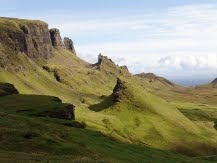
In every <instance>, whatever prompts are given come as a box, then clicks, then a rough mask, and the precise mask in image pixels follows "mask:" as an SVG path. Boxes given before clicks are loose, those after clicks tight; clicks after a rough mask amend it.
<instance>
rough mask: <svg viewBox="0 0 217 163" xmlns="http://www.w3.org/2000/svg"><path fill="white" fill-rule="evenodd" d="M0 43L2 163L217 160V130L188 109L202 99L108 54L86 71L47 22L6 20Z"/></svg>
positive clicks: (70, 45) (86, 65)
mask: <svg viewBox="0 0 217 163" xmlns="http://www.w3.org/2000/svg"><path fill="white" fill-rule="evenodd" d="M0 38H1V39H0V57H1V59H0V82H2V83H10V84H11V85H10V86H9V85H8V86H9V87H10V89H9V90H13V91H11V92H12V95H11V93H10V91H9V93H8V94H7V93H6V94H3V95H9V96H3V97H1V99H0V105H1V106H2V107H1V109H0V114H1V117H3V121H2V125H1V124H0V126H4V127H3V128H4V130H1V131H2V134H1V135H2V139H1V140H2V141H1V142H0V144H1V146H4V148H3V149H2V155H3V156H2V158H4V157H6V153H7V152H9V154H11V153H13V152H15V153H18V155H19V152H22V153H23V154H21V155H22V158H24V157H25V156H26V155H27V154H28V153H29V152H30V153H31V155H32V153H34V151H36V153H39V155H38V157H40V158H42V157H43V154H41V153H45V155H46V154H47V155H49V156H51V157H52V159H54V158H55V157H57V156H59V157H58V158H60V159H67V157H70V158H72V159H73V160H84V161H85V160H87V161H88V160H90V161H92V160H100V161H104V160H105V161H124V162H125V161H128V162H132V161H137V162H141V161H142V160H144V159H147V160H149V161H151V160H152V161H159V160H165V161H167V160H171V161H180V162H182V161H183V160H192V159H193V158H189V157H187V156H183V155H180V154H177V153H176V152H179V153H181V154H185V155H190V156H201V155H215V154H216V153H217V152H216V150H217V149H216V146H217V131H216V130H215V128H214V125H213V126H211V125H210V126H209V127H207V124H205V123H202V122H201V121H200V120H199V118H198V117H199V116H201V114H200V115H198V116H196V120H197V121H196V120H195V119H193V118H192V116H191V114H190V113H191V112H190V111H191V110H190V111H189V110H187V109H186V107H184V108H183V106H184V104H188V103H189V102H192V101H193V100H192V99H194V100H195V101H197V100H198V99H199V98H201V99H202V98H203V99H205V98H204V95H199V96H195V95H192V94H189V95H188V94H187V93H189V89H188V88H184V87H181V86H177V85H175V84H173V83H171V82H170V81H168V80H166V79H164V78H162V77H158V76H156V75H154V74H150V73H148V74H145V73H143V74H139V75H132V74H131V73H130V72H129V70H128V69H127V67H126V66H118V65H116V64H115V63H114V62H113V61H112V60H111V59H109V58H108V57H106V56H103V55H102V54H100V55H99V56H98V62H97V63H95V64H90V63H87V62H86V61H83V60H81V59H80V58H79V57H78V54H76V51H75V48H74V45H73V42H72V40H71V39H69V38H64V39H63V40H62V38H61V35H60V31H59V30H58V29H55V28H51V29H49V28H48V25H47V24H46V23H44V22H42V21H35V20H23V19H15V18H0ZM3 85H5V84H3ZM6 86H7V84H6ZM14 88H16V90H17V91H15V90H14ZM5 90H6V89H5V88H4V87H3V89H2V88H1V85H0V93H1V92H4V91H5ZM191 91H192V92H194V91H196V89H193V88H191V89H190V93H191ZM18 92H19V93H20V94H18ZM14 93H15V94H14ZM189 97H192V98H191V99H190V98H189ZM189 99H190V100H189ZM213 99H214V98H212V101H214V100H213ZM181 102H183V103H184V104H183V103H181ZM210 104H211V103H210ZM69 110H70V111H69ZM186 110H187V111H186ZM67 117H70V118H67ZM74 117H75V120H74ZM194 118H195V117H194ZM213 121H214V120H213V119H208V122H209V123H211V122H213ZM213 123H214V122H213ZM85 127H86V129H83V128H85ZM7 135H11V136H9V137H8V136H7ZM26 135H27V136H26ZM20 149H22V150H20ZM170 150H172V151H173V152H171V151H170ZM50 151H52V152H50ZM0 153H1V151H0ZM107 153H108V154H107ZM152 153H154V156H156V157H154V158H153V155H152ZM0 155H1V154H0ZM26 157H28V158H29V156H26ZM193 160H194V159H193Z"/></svg>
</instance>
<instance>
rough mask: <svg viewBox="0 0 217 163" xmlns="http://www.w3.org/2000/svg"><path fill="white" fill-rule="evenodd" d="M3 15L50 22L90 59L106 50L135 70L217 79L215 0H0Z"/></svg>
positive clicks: (81, 53) (91, 60) (82, 56)
mask: <svg viewBox="0 0 217 163" xmlns="http://www.w3.org/2000/svg"><path fill="white" fill-rule="evenodd" d="M0 16H6V17H18V18H28V19H40V20H44V21H46V22H47V23H49V26H50V27H57V28H59V29H60V30H61V33H62V35H63V36H68V37H71V38H72V39H73V41H74V43H75V46H76V50H77V53H78V55H79V56H80V57H81V58H83V59H85V60H87V61H89V62H96V60H97V55H98V54H99V53H102V54H104V55H107V56H109V57H110V58H112V59H113V60H114V61H116V63H118V64H120V65H127V66H128V67H129V69H130V71H131V72H133V73H139V72H154V73H156V74H158V75H161V76H165V77H168V78H182V77H184V78H200V77H201V76H203V77H205V78H210V79H211V78H215V77H217V20H216V17H217V1H216V0H151V1H150V0H109V1H108V0H61V1H55V0H52V1H50V0H47V1H45V0H37V1H29V0H1V6H0Z"/></svg>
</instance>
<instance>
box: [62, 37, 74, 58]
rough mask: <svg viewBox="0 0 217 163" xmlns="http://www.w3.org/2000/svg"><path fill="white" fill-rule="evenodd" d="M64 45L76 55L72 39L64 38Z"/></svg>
mask: <svg viewBox="0 0 217 163" xmlns="http://www.w3.org/2000/svg"><path fill="white" fill-rule="evenodd" d="M64 45H65V48H66V49H67V50H69V51H71V52H72V53H73V54H76V51H75V48H74V44H73V41H72V40H71V39H70V38H68V37H65V38H64Z"/></svg>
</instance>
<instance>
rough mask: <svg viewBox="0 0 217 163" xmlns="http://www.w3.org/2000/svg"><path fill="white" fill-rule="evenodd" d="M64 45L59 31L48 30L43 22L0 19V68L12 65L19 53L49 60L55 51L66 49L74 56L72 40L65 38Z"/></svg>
mask: <svg viewBox="0 0 217 163" xmlns="http://www.w3.org/2000/svg"><path fill="white" fill-rule="evenodd" d="M64 43H65V44H66V46H65V45H64ZM64 43H63V42H62V39H61V36H60V31H59V30H58V29H56V28H52V29H50V30H49V28H48V24H47V23H45V22H42V21H38V20H25V19H15V18H4V17H0V60H1V62H0V64H1V65H0V66H1V67H9V66H8V65H9V63H12V62H13V63H14V60H16V59H17V58H18V57H17V54H18V53H19V52H21V53H24V54H26V56H27V57H29V58H30V59H33V58H34V59H49V58H51V57H53V55H54V51H55V49H67V50H69V51H70V52H72V53H74V54H75V49H74V46H73V42H72V40H71V39H69V38H66V39H64Z"/></svg>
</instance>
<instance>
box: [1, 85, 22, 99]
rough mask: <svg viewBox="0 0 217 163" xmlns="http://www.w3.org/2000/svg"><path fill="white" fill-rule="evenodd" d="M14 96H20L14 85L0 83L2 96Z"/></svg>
mask: <svg viewBox="0 0 217 163" xmlns="http://www.w3.org/2000/svg"><path fill="white" fill-rule="evenodd" d="M12 94H19V92H18V90H17V89H16V88H15V87H14V85H12V84H9V83H0V96H7V95H12Z"/></svg>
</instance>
